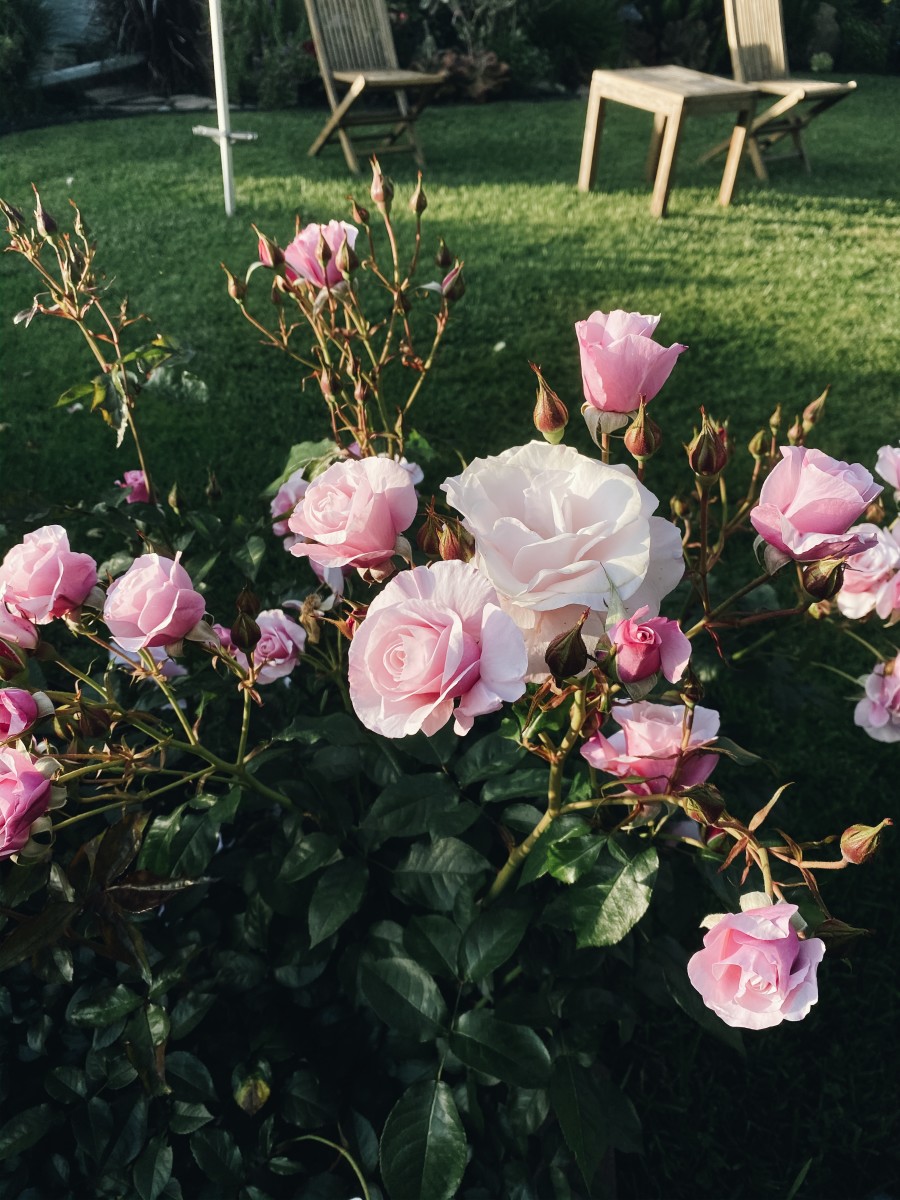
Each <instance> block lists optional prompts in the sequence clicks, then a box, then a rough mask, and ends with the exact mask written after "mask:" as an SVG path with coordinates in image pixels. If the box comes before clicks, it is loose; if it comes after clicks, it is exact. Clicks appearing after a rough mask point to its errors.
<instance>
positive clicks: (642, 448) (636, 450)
mask: <svg viewBox="0 0 900 1200" xmlns="http://www.w3.org/2000/svg"><path fill="white" fill-rule="evenodd" d="M661 445H662V430H661V429H660V427H659V426H658V425H657V424H656V422H655V421H654V420H653V418H652V417H648V416H647V405H646V403H645V402H644V400H643V399H642V400H641V406H640V408H639V409H638V410H637V412H636V413H635V417H634V420H633V421H632V422H631V424H630V425H629V426H628V428H627V429H626V430H625V449H626V450H627V451H628V453H629V454H630V455H631V456H632V458H636V459H637V461H638V462H639V463H644V462H646V461H647V459H648V458H652V457H653V455H654V454H655V453H656V452H657V450H658V449H659V448H660V446H661Z"/></svg>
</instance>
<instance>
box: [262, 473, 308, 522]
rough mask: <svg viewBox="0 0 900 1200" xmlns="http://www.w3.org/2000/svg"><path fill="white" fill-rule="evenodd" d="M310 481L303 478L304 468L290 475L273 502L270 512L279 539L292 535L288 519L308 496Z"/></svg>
mask: <svg viewBox="0 0 900 1200" xmlns="http://www.w3.org/2000/svg"><path fill="white" fill-rule="evenodd" d="M308 487H309V481H308V480H307V479H304V478H303V468H302V467H301V468H300V470H299V471H295V472H294V473H293V475H289V476H288V477H287V479H286V480H285V481H284V483H283V484H282V485H281V487H280V488H279V489H278V491H277V492H276V493H275V497H274V499H273V500H272V503H271V505H270V506H269V510H270V512H271V513H272V532H273V533H275V534H277V535H278V536H279V537H287V535H288V534H289V533H290V529H289V528H288V517H289V516H290V515H291V513H292V512H293V511H294V509H295V508H296V507H297V505H298V504H299V503H300V501H301V500H302V499H303V497H304V496H305V495H306V489H307V488H308Z"/></svg>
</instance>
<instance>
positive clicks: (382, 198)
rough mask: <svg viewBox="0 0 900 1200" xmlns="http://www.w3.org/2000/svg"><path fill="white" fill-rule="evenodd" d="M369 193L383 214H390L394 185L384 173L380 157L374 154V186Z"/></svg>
mask: <svg viewBox="0 0 900 1200" xmlns="http://www.w3.org/2000/svg"><path fill="white" fill-rule="evenodd" d="M369 195H370V196H371V197H372V203H373V204H374V205H375V207H376V208H377V209H378V211H379V212H380V213H381V214H382V216H385V217H386V216H388V215H389V214H390V211H391V203H392V202H393V199H394V185H393V183H391V181H390V179H388V177H387V175H383V174H382V171H381V167H380V165H379V163H378V159H377V158H375V157H374V156H373V158H372V186H371V188H370V189H369Z"/></svg>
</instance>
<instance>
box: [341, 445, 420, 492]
mask: <svg viewBox="0 0 900 1200" xmlns="http://www.w3.org/2000/svg"><path fill="white" fill-rule="evenodd" d="M347 453H348V454H349V455H350V457H351V458H362V453H361V451H360V448H359V442H351V443H350V445H349V446H348V447H347ZM377 457H378V458H393V460H394V462H395V463H399V464H400V466H401V467H402V468H403V470H404V471H406V472H408V474H409V477H410V479H411V480H412V481H413V483H414V484H415V485H416V487H418V486H419V484H420V483H421V482H422V480H423V479H424V478H425V472H424V471H423V470H422V468H421V467H420V466H419V464H418V463H414V462H410V461H409V460H408V459H407V458H406V457H405V456H404V455H402V454H388V452H387V451H386V450H383V451H382V452H381V454H379V455H378V456H377Z"/></svg>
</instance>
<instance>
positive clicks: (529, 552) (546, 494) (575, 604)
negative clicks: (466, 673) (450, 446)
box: [442, 441, 684, 674]
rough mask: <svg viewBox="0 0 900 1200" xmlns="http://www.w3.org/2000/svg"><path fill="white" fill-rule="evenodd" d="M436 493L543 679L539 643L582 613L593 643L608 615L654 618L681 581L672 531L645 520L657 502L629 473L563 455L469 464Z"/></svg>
mask: <svg viewBox="0 0 900 1200" xmlns="http://www.w3.org/2000/svg"><path fill="white" fill-rule="evenodd" d="M442 486H443V490H444V491H445V492H446V493H447V499H448V500H449V502H450V503H451V504H452V505H453V507H454V508H455V509H457V510H458V511H459V512H460V513H462V515H463V517H464V522H463V523H464V525H465V527H466V529H467V530H468V531H469V532H470V533H471V534H472V535H473V537H474V538H475V551H476V554H475V565H476V566H477V567H478V568H479V569H480V570H481V571H483V572H484V574H485V575H487V577H488V578H489V579H490V581H491V583H492V584H493V585H494V587H495V588H496V589H497V592H498V593H499V594H500V598H501V605H502V607H503V608H504V610H505V611H506V612H509V613H510V615H511V616H512V617H513V619H514V620H515V621H516V623H517V624H518V625H519V627H520V628H521V629H522V630H523V632H524V633H525V637H526V642H527V644H528V647H529V652H530V661H529V670H530V671H531V672H532V673H536V672H543V673H544V674H546V673H547V667H546V664H545V663H544V661H543V654H544V651H545V650H546V647H547V643H548V642H549V641H550V640H551V638H553V637H555V636H556V635H557V634H559V633H562V632H563V631H565V630H566V629H571V628H572V627H573V626H574V625H575V624H576V622H577V621H578V619H579V618H580V617H581V615H582V613H583V612H584V609H585V608H590V609H591V610H592V611H593V612H594V613H596V614H599V618H595V619H594V623H593V627H591V621H589V622H588V625H587V626H586V627H585V633H586V634H588V635H590V636H592V637H594V638H596V636H597V635H599V633H601V632H602V624H601V621H602V618H603V617H605V616H606V613H607V611H608V610H609V609H610V608H611V607H618V608H619V609H622V608H624V613H625V615H631V614H634V613H635V612H637V611H638V609H640V608H642V607H646V611H648V612H649V613H650V615H651V616H656V614H657V613H658V612H659V606H660V602H661V600H662V597H663V596H665V595H666V594H667V593H668V592H670V591H671V590H672V588H674V587H675V585H676V584H677V583H678V581H679V580H680V579H681V576H682V574H683V572H684V561H683V558H682V550H681V539H680V536H679V533H678V530H677V529H676V528H675V526H674V525H673V524H672V523H671V522H670V521H664V520H663V519H662V518H661V517H654V516H651V514H652V513H653V511H654V509H655V508H656V506H657V503H658V501H657V499H656V497H655V496H654V495H653V494H652V493H651V492H649V491H648V490H647V489H646V488H645V487H644V486H643V484H641V483H638V480H637V477H636V476H635V474H634V472H633V471H632V470H631V469H630V468H629V467H626V466H609V465H606V464H604V463H599V462H597V461H595V460H594V459H591V458H587V457H586V456H585V455H583V454H579V453H578V451H577V450H574V449H573V448H572V447H571V446H565V445H561V444H560V445H557V446H551V445H550V444H548V443H547V442H537V441H535V442H529V443H528V445H527V446H518V447H515V448H513V449H511V450H506V451H504V452H503V453H502V454H500V455H497V456H496V457H492V458H476V459H474V460H473V461H472V462H471V463H470V464H469V465H468V467H466V469H465V470H464V471H463V472H462V474H461V475H457V476H455V477H453V478H451V479H448V480H446V482H445V483H444V484H443V485H442ZM614 593H615V594H614Z"/></svg>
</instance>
